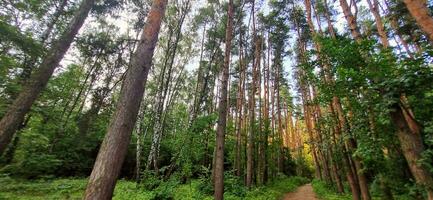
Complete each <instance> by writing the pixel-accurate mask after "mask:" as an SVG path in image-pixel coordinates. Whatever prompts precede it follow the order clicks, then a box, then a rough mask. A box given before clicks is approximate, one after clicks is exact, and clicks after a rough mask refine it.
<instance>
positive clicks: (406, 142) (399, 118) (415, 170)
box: [390, 104, 433, 200]
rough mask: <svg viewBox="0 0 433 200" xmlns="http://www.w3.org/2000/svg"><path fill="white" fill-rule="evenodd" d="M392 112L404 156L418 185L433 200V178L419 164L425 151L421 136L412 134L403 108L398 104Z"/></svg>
mask: <svg viewBox="0 0 433 200" xmlns="http://www.w3.org/2000/svg"><path fill="white" fill-rule="evenodd" d="M392 108H393V110H392V111H391V113H390V115H391V119H392V121H393V122H394V124H395V126H396V128H397V136H398V139H399V141H400V146H401V149H402V151H403V155H404V157H405V158H406V161H407V163H408V164H409V168H410V171H411V172H412V175H413V176H414V177H415V180H416V182H417V183H418V184H420V185H422V186H424V187H425V188H426V191H427V195H428V199H429V200H433V178H432V175H431V174H430V173H429V171H428V170H427V169H426V167H425V166H423V165H421V164H419V163H418V161H419V160H420V159H422V156H421V154H422V152H423V151H424V144H423V142H422V138H421V134H420V133H415V132H412V131H411V129H410V127H409V126H408V125H407V122H406V119H405V117H404V111H403V110H402V109H401V106H400V105H398V104H396V105H394V106H393V107H392Z"/></svg>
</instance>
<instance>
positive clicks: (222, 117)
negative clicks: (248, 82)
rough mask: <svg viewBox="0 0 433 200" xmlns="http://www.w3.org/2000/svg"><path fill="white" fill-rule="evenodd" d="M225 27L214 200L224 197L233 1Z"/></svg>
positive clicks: (230, 3)
mask: <svg viewBox="0 0 433 200" xmlns="http://www.w3.org/2000/svg"><path fill="white" fill-rule="evenodd" d="M227 15H228V17H227V27H226V36H225V38H226V46H225V55H224V65H223V67H222V79H221V93H220V94H221V96H220V98H219V108H218V115H219V116H218V124H217V130H216V141H215V142H216V146H215V156H214V158H215V165H214V169H213V171H214V187H215V193H214V198H215V200H222V199H224V139H225V132H226V124H227V85H228V79H229V67H230V50H231V42H232V29H233V1H232V0H229V7H228V12H227Z"/></svg>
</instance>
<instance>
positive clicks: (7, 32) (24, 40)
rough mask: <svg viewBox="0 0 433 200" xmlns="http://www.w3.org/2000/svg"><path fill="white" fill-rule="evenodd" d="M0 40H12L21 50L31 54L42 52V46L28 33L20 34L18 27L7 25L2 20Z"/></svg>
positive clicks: (36, 54)
mask: <svg viewBox="0 0 433 200" xmlns="http://www.w3.org/2000/svg"><path fill="white" fill-rule="evenodd" d="M0 41H1V42H6V41H8V42H12V43H13V44H15V45H16V46H17V47H19V48H20V49H21V50H22V51H24V52H25V53H28V54H30V55H32V56H38V55H40V54H42V52H43V47H42V45H41V44H40V43H39V42H37V41H35V40H33V38H32V37H30V36H28V35H24V34H22V33H21V31H20V30H19V29H18V28H16V27H14V26H11V25H9V24H8V23H6V22H4V21H3V20H0Z"/></svg>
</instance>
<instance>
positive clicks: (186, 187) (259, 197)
mask: <svg viewBox="0 0 433 200" xmlns="http://www.w3.org/2000/svg"><path fill="white" fill-rule="evenodd" d="M86 181H87V180H86V179H78V178H77V179H54V180H50V179H39V180H24V179H14V178H9V177H1V178H0V199H14V200H15V199H16V200H27V199H32V200H33V199H34V200H42V199H44V200H45V199H47V200H48V199H56V200H57V199H81V198H82V194H83V192H84V190H85V188H86V183H87V182H86ZM306 182H308V180H307V179H305V178H301V177H279V178H277V179H275V180H274V181H273V182H271V183H269V184H267V185H266V186H262V187H255V188H253V189H251V190H247V189H246V188H245V187H244V186H243V185H242V184H240V185H237V184H235V183H226V191H225V194H224V196H225V199H228V200H230V199H233V200H237V199H251V200H265V199H269V200H271V199H278V198H280V197H281V196H283V195H284V194H285V193H287V192H290V191H293V190H294V189H296V188H297V187H298V186H300V185H302V184H305V183H306ZM206 187H207V186H206V185H204V184H203V180H200V179H195V180H192V181H190V182H189V183H186V184H179V182H178V181H176V180H168V181H164V182H161V183H159V184H158V185H157V186H155V187H154V188H152V189H147V188H146V186H144V185H139V186H137V184H136V183H135V182H132V181H126V180H120V181H118V182H117V185H116V188H115V191H114V196H113V199H114V200H134V199H137V200H138V199H140V200H154V199H158V200H164V199H186V200H189V199H191V200H193V199H200V200H202V199H203V200H211V199H213V198H212V191H209V190H208V191H206Z"/></svg>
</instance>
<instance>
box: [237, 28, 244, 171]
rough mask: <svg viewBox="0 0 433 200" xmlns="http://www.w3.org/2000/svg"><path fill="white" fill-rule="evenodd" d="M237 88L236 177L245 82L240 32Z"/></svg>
mask: <svg viewBox="0 0 433 200" xmlns="http://www.w3.org/2000/svg"><path fill="white" fill-rule="evenodd" d="M239 66H240V69H239V73H240V74H239V86H238V100H237V101H238V102H237V106H238V108H237V113H238V123H237V129H236V159H235V168H236V175H237V176H241V147H242V137H241V131H242V121H243V120H242V119H243V116H242V109H243V102H244V82H245V74H246V73H245V66H244V58H243V40H242V32H240V33H239Z"/></svg>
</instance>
